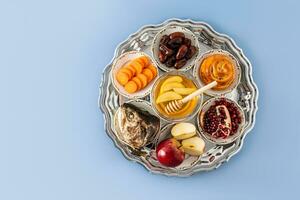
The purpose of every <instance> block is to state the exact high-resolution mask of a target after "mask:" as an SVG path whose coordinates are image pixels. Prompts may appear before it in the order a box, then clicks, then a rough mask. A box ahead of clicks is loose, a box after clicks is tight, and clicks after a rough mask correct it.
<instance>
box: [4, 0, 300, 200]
mask: <svg viewBox="0 0 300 200" xmlns="http://www.w3.org/2000/svg"><path fill="white" fill-rule="evenodd" d="M174 2H175V1H162V0H157V1H153V0H151V1H150V0H149V1H144V2H142V1H114V0H109V1H107V2H104V1H103V2H101V1H99V0H86V1H76V0H75V1H74V0H72V1H71V0H63V1H62V0H51V1H38V0H36V1H34V0H28V1H16V0H1V1H0V69H1V71H0V92H1V96H0V121H1V123H0V124H1V125H0V159H1V161H0V199H1V200H23V199H24V200H41V199H42V200H48V199H49V200H53V199H56V200H60V199H62V200H63V199H64V200H65V199H72V200H77V199H89V200H93V199H95V200H96V199H97V200H98V199H144V200H146V199H156V200H159V199H244V200H247V199H283V198H284V199H297V196H299V194H298V193H299V178H300V170H299V169H300V159H299V158H300V156H299V154H300V129H299V123H300V117H299V111H300V106H299V103H298V100H299V98H300V95H299V89H298V86H299V85H300V81H299V79H300V78H299V73H300V66H299V37H298V36H299V35H300V27H299V19H300V12H299V7H300V3H297V1H296V0H295V1H289V0H285V1H276V2H275V1H260V0H255V1H212V0H209V1H197V3H196V1H194V2H193V1H187V0H185V1H182V2H181V3H179V2H178V3H174ZM298 2H299V1H298ZM171 17H178V18H191V19H194V20H203V21H206V22H208V23H209V24H211V25H212V26H213V27H214V28H215V29H216V30H217V31H219V32H221V33H226V34H228V35H230V36H232V37H233V38H234V40H235V41H236V43H237V44H238V45H239V46H240V47H241V48H242V49H243V50H244V52H245V54H246V56H247V57H248V58H249V59H250V61H251V62H252V65H253V76H254V80H255V81H256V83H257V85H258V87H259V90H260V96H259V111H258V113H257V121H256V125H255V127H254V129H253V130H252V131H251V132H250V134H249V135H248V136H247V138H246V141H245V144H244V147H243V149H242V150H241V151H240V153H239V154H238V155H236V156H234V157H233V158H232V159H231V160H230V162H229V163H226V164H224V165H223V166H221V167H220V168H219V169H217V170H214V171H212V172H209V173H202V174H196V175H194V176H192V177H190V178H174V177H171V178H170V177H165V176H160V175H152V174H150V173H148V171H146V170H145V169H144V168H143V167H142V166H140V165H138V164H135V163H133V162H129V161H128V160H126V159H125V158H124V157H123V155H122V154H121V152H120V151H119V150H118V149H116V148H115V147H114V145H113V143H112V141H111V140H110V139H109V137H107V135H106V134H105V131H104V127H103V117H102V114H101V112H100V111H99V109H98V106H97V99H98V87H99V84H100V79H101V72H102V70H103V68H104V67H105V65H106V64H108V63H109V62H110V61H111V59H112V57H113V54H114V49H115V48H116V46H117V45H118V43H120V42H122V41H123V40H125V39H126V38H127V36H128V35H129V34H131V33H133V32H136V31H137V30H138V29H139V28H140V27H141V26H143V25H145V24H149V23H152V24H157V23H161V22H163V21H164V20H166V19H168V18H171ZM297 90H298V93H296V91H297ZM297 189H298V191H297ZM298 198H299V197H298Z"/></svg>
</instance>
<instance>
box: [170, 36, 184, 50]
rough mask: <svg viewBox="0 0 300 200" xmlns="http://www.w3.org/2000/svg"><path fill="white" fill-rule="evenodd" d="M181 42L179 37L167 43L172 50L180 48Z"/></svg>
mask: <svg viewBox="0 0 300 200" xmlns="http://www.w3.org/2000/svg"><path fill="white" fill-rule="evenodd" d="M182 41H183V39H182V38H181V37H177V38H173V39H171V40H170V41H169V42H168V45H169V46H170V47H171V48H172V49H176V48H178V47H180V45H181V43H182Z"/></svg>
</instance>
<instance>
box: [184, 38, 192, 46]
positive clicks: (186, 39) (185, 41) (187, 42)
mask: <svg viewBox="0 0 300 200" xmlns="http://www.w3.org/2000/svg"><path fill="white" fill-rule="evenodd" d="M191 43H192V42H191V40H190V39H189V38H184V40H183V44H184V45H186V46H187V47H190V46H191Z"/></svg>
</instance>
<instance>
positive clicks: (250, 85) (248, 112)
mask: <svg viewBox="0 0 300 200" xmlns="http://www.w3.org/2000/svg"><path fill="white" fill-rule="evenodd" d="M169 25H177V26H183V27H186V28H188V29H190V30H191V31H192V32H193V33H194V34H195V35H196V36H197V38H198V40H199V43H200V51H199V53H200V55H201V54H203V53H204V52H206V51H208V50H210V49H223V50H226V51H228V52H230V53H231V54H232V55H233V56H234V57H235V58H236V59H237V60H238V62H239V65H240V67H241V81H240V83H239V84H238V86H237V87H236V89H234V90H233V91H232V92H230V93H228V94H226V95H225V97H227V98H229V99H232V100H234V101H235V102H237V103H238V104H239V105H240V107H241V108H242V109H243V111H244V115H245V125H244V130H243V133H242V134H241V136H240V137H239V138H238V139H237V140H235V141H234V142H233V143H230V144H226V145H216V144H214V143H211V142H209V141H207V140H206V141H205V142H206V150H207V151H206V152H205V153H204V154H203V155H202V156H201V158H200V159H198V160H197V161H196V162H195V163H194V164H193V165H192V167H189V168H168V167H164V166H162V165H160V164H159V163H158V162H157V161H156V160H155V159H153V153H154V145H152V146H151V145H150V146H147V147H146V148H143V149H141V150H139V151H137V150H134V149H132V148H130V147H129V146H127V145H125V144H124V143H122V142H121V141H120V140H119V139H118V137H117V135H116V133H115V127H114V114H115V112H116V110H117V109H118V108H119V107H120V105H121V104H122V103H124V102H127V101H129V99H127V98H124V97H122V96H121V95H119V94H118V92H117V91H116V89H115V88H114V86H113V84H112V80H111V76H110V71H111V69H112V64H113V62H114V61H115V59H116V58H117V57H119V56H120V55H121V54H123V53H125V52H128V51H133V50H136V51H143V52H146V53H147V54H148V55H150V56H152V54H151V44H152V41H153V38H154V37H155V35H156V34H157V33H158V32H159V31H161V30H162V29H164V28H165V27H166V26H169ZM192 72H193V69H190V70H189V71H187V72H186V73H189V74H192ZM162 73H164V72H162V71H160V74H162ZM209 98H211V97H210V96H207V95H204V102H205V101H206V100H207V99H209ZM257 99H258V89H257V87H256V85H255V83H254V81H253V78H252V66H251V64H250V62H249V60H248V59H247V58H246V56H245V55H244V54H243V51H242V50H241V49H240V48H239V47H238V46H237V45H236V44H235V42H234V41H233V39H231V38H230V37H229V36H227V35H225V34H220V33H218V32H216V31H215V30H214V29H213V28H212V27H211V26H210V25H208V24H207V23H204V22H198V21H192V20H180V19H170V20H167V21H165V22H163V23H162V24H158V25H147V26H144V27H142V28H141V29H140V30H138V31H137V32H136V33H134V34H132V35H130V36H129V37H128V39H126V40H125V41H124V42H122V43H121V44H120V45H119V46H118V47H117V48H116V50H115V54H114V57H113V59H112V61H111V63H110V64H108V65H107V66H106V67H105V69H104V71H103V77H102V83H101V85H100V95H99V107H100V109H101V110H102V112H103V114H104V120H105V128H106V133H107V134H108V136H109V137H110V138H111V139H112V140H113V141H114V144H115V146H116V147H117V148H118V149H120V150H121V152H122V153H123V155H124V156H125V157H126V158H127V159H129V160H132V161H135V162H137V163H140V164H142V165H143V166H144V167H145V168H146V169H148V170H149V171H150V172H153V173H157V174H164V175H168V176H190V175H192V174H194V173H195V172H201V171H209V170H212V169H216V168H218V167H219V166H220V165H221V164H222V163H224V162H225V161H228V160H229V159H230V158H231V157H232V156H233V155H235V154H236V153H237V152H239V150H240V149H241V147H242V145H243V141H244V138H245V136H246V135H247V133H249V131H250V130H251V129H252V128H253V126H254V124H255V115H256V111H257ZM142 100H145V101H146V102H147V104H149V105H150V103H149V102H150V95H147V96H146V97H144V98H142V99H141V101H142ZM146 107H147V106H146ZM196 120H197V115H196V116H195V117H194V118H193V119H192V120H190V121H193V122H194V123H195V124H197V121H196ZM168 125H169V124H168V123H167V122H166V121H164V120H161V130H162V132H163V131H164V129H166V128H167V127H168Z"/></svg>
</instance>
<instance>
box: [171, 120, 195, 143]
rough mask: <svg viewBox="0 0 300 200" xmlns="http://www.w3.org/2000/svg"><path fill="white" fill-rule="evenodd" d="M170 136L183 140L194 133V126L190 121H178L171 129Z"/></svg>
mask: <svg viewBox="0 0 300 200" xmlns="http://www.w3.org/2000/svg"><path fill="white" fill-rule="evenodd" d="M171 134H172V136H173V137H174V138H175V139H177V140H183V139H187V138H190V137H193V136H194V135H196V127H195V125H194V124H191V123H186V122H182V123H178V124H176V125H175V126H173V128H172V129H171Z"/></svg>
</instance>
